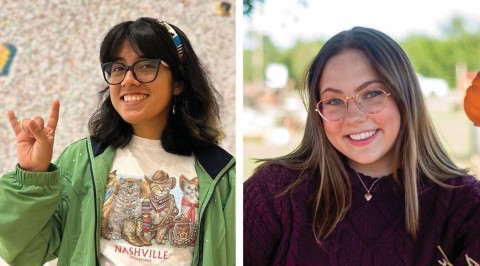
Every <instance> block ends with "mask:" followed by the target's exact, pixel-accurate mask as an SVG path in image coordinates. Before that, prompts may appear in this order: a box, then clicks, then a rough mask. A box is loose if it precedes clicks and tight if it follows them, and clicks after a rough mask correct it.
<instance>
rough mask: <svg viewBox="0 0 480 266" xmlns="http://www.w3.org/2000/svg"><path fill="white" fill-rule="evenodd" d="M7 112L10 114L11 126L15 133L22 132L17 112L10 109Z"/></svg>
mask: <svg viewBox="0 0 480 266" xmlns="http://www.w3.org/2000/svg"><path fill="white" fill-rule="evenodd" d="M7 114H8V120H9V122H10V126H11V127H12V129H13V131H14V132H15V135H18V134H20V133H22V127H21V126H20V124H19V123H18V120H17V117H16V116H15V113H14V112H13V110H8V113H7Z"/></svg>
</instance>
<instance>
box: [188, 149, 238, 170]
mask: <svg viewBox="0 0 480 266" xmlns="http://www.w3.org/2000/svg"><path fill="white" fill-rule="evenodd" d="M193 153H194V155H195V158H196V160H197V161H198V163H199V164H200V165H201V166H202V167H203V168H204V169H205V171H206V172H207V173H208V174H209V175H210V176H211V177H212V178H215V177H216V176H217V175H218V174H220V173H222V172H223V171H226V170H229V169H230V168H233V167H234V166H235V158H234V157H233V156H232V155H231V154H230V153H228V152H227V151H225V150H224V149H223V148H221V147H220V146H218V145H215V144H210V145H208V146H204V147H200V148H196V149H195V150H194V152H193Z"/></svg>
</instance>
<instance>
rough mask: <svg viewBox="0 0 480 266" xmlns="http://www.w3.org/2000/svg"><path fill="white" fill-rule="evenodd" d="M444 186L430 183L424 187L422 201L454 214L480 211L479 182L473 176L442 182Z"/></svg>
mask: <svg viewBox="0 0 480 266" xmlns="http://www.w3.org/2000/svg"><path fill="white" fill-rule="evenodd" d="M443 183H444V184H445V185H446V186H440V185H437V184H433V183H430V184H428V185H426V186H425V187H424V190H423V192H422V195H423V197H422V198H423V200H424V201H426V202H427V203H429V204H435V205H439V206H442V208H444V211H445V210H450V211H451V212H455V213H462V212H469V210H473V209H480V180H478V179H477V178H475V177H474V176H470V175H465V176H456V177H453V178H449V179H447V180H444V181H443Z"/></svg>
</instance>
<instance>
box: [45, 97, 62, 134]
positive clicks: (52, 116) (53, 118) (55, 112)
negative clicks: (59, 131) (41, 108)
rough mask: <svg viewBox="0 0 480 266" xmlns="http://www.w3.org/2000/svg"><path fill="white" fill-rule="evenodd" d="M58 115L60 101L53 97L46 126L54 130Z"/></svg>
mask: <svg viewBox="0 0 480 266" xmlns="http://www.w3.org/2000/svg"><path fill="white" fill-rule="evenodd" d="M59 116H60V101H59V100H58V99H54V100H53V102H52V111H51V112H50V117H49V118H48V122H47V127H49V128H51V129H53V130H55V129H56V128H57V124H58V118H59Z"/></svg>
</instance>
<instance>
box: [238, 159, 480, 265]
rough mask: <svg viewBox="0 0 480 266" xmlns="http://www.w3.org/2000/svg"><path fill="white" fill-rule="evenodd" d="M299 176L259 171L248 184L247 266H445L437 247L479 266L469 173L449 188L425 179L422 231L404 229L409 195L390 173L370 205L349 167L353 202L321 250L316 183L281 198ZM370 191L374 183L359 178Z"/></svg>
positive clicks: (478, 223)
mask: <svg viewBox="0 0 480 266" xmlns="http://www.w3.org/2000/svg"><path fill="white" fill-rule="evenodd" d="M298 176H299V173H298V172H295V171H292V170H289V169H286V168H284V167H280V166H269V167H266V168H263V169H261V170H259V171H257V172H256V173H255V174H254V175H253V176H252V177H251V178H250V179H248V180H247V181H246V182H245V184H244V210H243V212H244V217H243V218H244V223H243V224H244V229H243V231H244V236H243V248H244V265H335V266H336V265H348V266H351V265H369V266H370V265H382V266H388V265H395V266H399V265H415V266H417V265H441V264H440V263H439V262H438V261H439V260H442V259H443V257H442V255H441V253H440V252H439V250H438V248H437V246H441V248H442V250H443V251H444V252H445V254H446V255H447V257H448V260H449V261H450V262H451V263H453V264H454V265H455V266H458V265H468V264H467V261H466V257H465V254H467V255H468V257H470V258H472V259H474V260H475V261H477V262H480V182H479V181H478V180H476V179H475V178H474V177H471V176H464V177H457V178H453V179H451V180H449V181H448V182H447V183H448V184H451V185H455V186H462V187H460V188H455V189H444V188H441V187H439V186H438V185H434V184H431V183H428V182H423V185H422V188H421V195H420V198H419V200H420V232H419V235H418V238H417V239H416V240H413V239H412V237H411V236H410V235H409V234H408V233H407V231H406V226H405V203H404V192H403V190H402V189H401V188H400V187H399V185H398V184H396V183H395V182H394V180H393V178H392V177H391V176H385V177H383V178H382V179H381V180H379V181H378V182H377V183H376V184H375V186H374V188H373V189H372V192H371V193H372V195H373V197H372V199H371V200H370V201H366V200H365V198H364V194H365V193H366V190H365V188H364V187H363V185H362V184H361V183H360V181H359V179H358V177H357V175H356V174H355V172H354V171H353V170H351V169H349V177H350V182H351V184H352V191H353V194H352V204H351V207H350V209H349V210H348V212H347V214H346V216H345V218H344V219H343V220H342V221H341V222H340V223H339V224H338V225H337V227H336V228H335V230H334V232H333V233H332V235H330V236H329V237H328V238H326V239H325V240H324V242H323V244H324V246H323V247H321V246H319V245H318V244H317V243H316V242H315V238H314V235H313V228H312V223H313V222H312V221H313V219H312V213H311V207H310V206H311V204H310V199H311V198H312V196H313V195H314V193H315V191H316V189H317V184H318V179H319V178H311V180H310V181H308V182H307V183H306V184H305V185H304V186H302V187H301V188H299V190H297V191H296V192H295V193H294V194H293V195H292V196H288V195H287V196H283V197H277V195H278V194H279V192H281V191H283V190H284V188H285V187H286V185H288V184H289V183H291V182H292V181H293V180H294V179H296V178H298ZM360 176H361V178H362V180H363V181H364V182H365V185H366V186H367V187H370V185H371V184H372V182H373V179H372V178H370V177H367V176H363V175H360Z"/></svg>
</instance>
